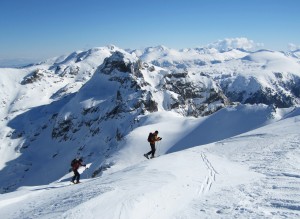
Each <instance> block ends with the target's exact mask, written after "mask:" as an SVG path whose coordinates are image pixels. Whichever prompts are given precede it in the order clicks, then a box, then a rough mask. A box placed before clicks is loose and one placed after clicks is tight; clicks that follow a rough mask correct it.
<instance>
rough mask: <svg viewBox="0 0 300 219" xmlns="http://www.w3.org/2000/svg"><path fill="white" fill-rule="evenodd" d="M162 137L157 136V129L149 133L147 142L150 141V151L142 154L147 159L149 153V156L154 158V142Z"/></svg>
mask: <svg viewBox="0 0 300 219" xmlns="http://www.w3.org/2000/svg"><path fill="white" fill-rule="evenodd" d="M161 139H162V138H161V137H158V131H155V132H154V133H150V134H149V136H148V142H149V143H150V147H151V151H149V152H148V153H147V154H144V156H145V157H146V158H147V159H149V157H148V156H149V155H150V154H151V157H150V158H154V154H155V151H156V148H155V142H156V141H160V140H161Z"/></svg>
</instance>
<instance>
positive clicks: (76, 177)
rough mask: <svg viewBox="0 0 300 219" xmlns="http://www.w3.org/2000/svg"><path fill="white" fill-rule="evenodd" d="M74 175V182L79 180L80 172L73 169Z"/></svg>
mask: <svg viewBox="0 0 300 219" xmlns="http://www.w3.org/2000/svg"><path fill="white" fill-rule="evenodd" d="M74 173H75V176H74V180H76V182H77V183H78V182H79V180H80V174H79V173H78V170H74Z"/></svg>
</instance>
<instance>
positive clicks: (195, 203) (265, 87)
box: [0, 38, 300, 218]
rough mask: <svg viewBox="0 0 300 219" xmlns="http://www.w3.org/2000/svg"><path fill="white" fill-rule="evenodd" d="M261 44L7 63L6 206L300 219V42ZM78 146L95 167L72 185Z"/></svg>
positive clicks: (1, 200) (2, 116)
mask: <svg viewBox="0 0 300 219" xmlns="http://www.w3.org/2000/svg"><path fill="white" fill-rule="evenodd" d="M254 46H257V45H256V44H255V43H254V42H252V41H249V40H247V39H244V38H240V39H226V40H223V41H219V42H216V43H212V44H210V45H208V46H207V47H203V48H195V49H183V50H174V49H169V48H166V47H164V46H158V47H151V48H146V49H145V50H132V51H131V50H127V52H126V51H124V50H122V49H120V48H117V47H115V46H107V47H99V48H93V49H90V50H87V51H78V52H74V53H72V54H70V55H66V56H62V57H58V58H54V59H51V60H47V61H45V62H43V63H39V64H35V65H30V66H27V67H23V68H0V74H1V79H0V86H1V89H0V139H1V145H0V179H1V181H0V192H1V193H3V194H1V195H0V212H1V218H2V217H3V216H2V215H5V217H6V218H57V217H58V218H79V217H83V215H84V216H88V218H99V215H101V218H233V217H237V218H240V217H244V218H249V217H250V218H252V217H253V218H274V217H275V218H285V217H288V218H298V217H299V211H300V207H299V206H300V204H299V202H300V198H299V196H298V195H297V194H298V193H299V183H298V181H299V162H298V160H299V158H298V157H299V150H298V147H297V145H298V144H299V135H298V133H297V130H298V129H299V123H298V121H299V120H300V119H299V116H298V115H299V109H298V108H297V107H298V103H299V95H300V87H299V86H300V83H299V81H300V80H299V74H300V70H299V69H300V68H299V51H293V52H289V53H282V52H276V51H267V50H259V51H254V50H253V47H254ZM249 50H251V51H249ZM283 107H285V108H283ZM154 130H159V135H160V136H162V137H163V140H162V141H161V142H159V143H157V152H156V155H157V156H159V157H157V158H156V159H153V160H146V159H145V157H143V156H142V155H143V154H144V153H146V152H148V151H149V150H150V147H149V143H148V142H147V141H146V139H147V136H148V134H149V132H151V131H154ZM74 157H83V159H84V161H85V162H86V163H88V164H89V169H87V170H85V169H81V170H80V171H81V173H82V175H81V176H82V181H83V182H84V183H83V184H79V185H73V186H69V181H70V178H71V177H72V173H68V170H69V167H70V162H71V160H72V159H73V158H74ZM2 212H3V214H2ZM103 215H105V216H103Z"/></svg>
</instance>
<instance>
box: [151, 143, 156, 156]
mask: <svg viewBox="0 0 300 219" xmlns="http://www.w3.org/2000/svg"><path fill="white" fill-rule="evenodd" d="M150 145H151V154H152V155H151V158H153V157H154V154H155V151H156V149H155V144H150Z"/></svg>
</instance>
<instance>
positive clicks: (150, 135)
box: [147, 132, 154, 142]
mask: <svg viewBox="0 0 300 219" xmlns="http://www.w3.org/2000/svg"><path fill="white" fill-rule="evenodd" d="M147 140H148V142H151V141H153V140H154V134H153V133H152V132H150V133H149V135H148V139H147Z"/></svg>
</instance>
